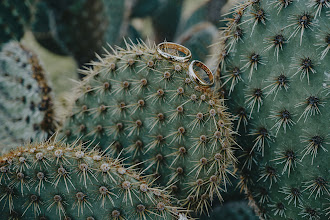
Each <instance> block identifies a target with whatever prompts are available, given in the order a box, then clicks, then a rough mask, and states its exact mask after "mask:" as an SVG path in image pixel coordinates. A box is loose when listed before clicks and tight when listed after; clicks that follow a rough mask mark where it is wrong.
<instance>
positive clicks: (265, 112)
mask: <svg viewBox="0 0 330 220" xmlns="http://www.w3.org/2000/svg"><path fill="white" fill-rule="evenodd" d="M226 20H227V22H228V23H227V27H226V28H225V29H224V31H223V32H222V38H221V43H222V48H221V50H218V64H219V72H218V75H217V78H218V82H219V83H218V86H219V87H218V88H220V87H222V88H226V89H227V91H228V99H229V101H228V103H229V104H228V105H229V106H230V109H231V110H232V112H233V113H236V114H237V123H236V129H237V131H239V134H240V136H239V137H238V138H237V141H238V144H239V145H240V146H242V147H243V148H244V150H243V151H238V152H237V157H238V159H239V163H238V168H239V169H240V179H241V180H240V184H239V187H240V188H241V190H244V191H245V192H246V193H247V196H248V197H249V198H250V200H251V201H253V203H254V205H255V206H256V208H257V209H258V214H259V215H260V217H261V218H264V219H310V220H312V219H313V220H314V219H329V217H330V213H329V199H330V185H329V181H330V177H329V173H330V168H329V167H330V164H329V146H330V141H329V138H330V136H329V134H330V127H329V125H330V111H329V109H330V105H329V90H328V88H327V87H328V84H327V82H328V81H327V80H329V73H330V62H329V60H330V55H329V48H330V44H329V43H330V41H329V40H330V32H329V31H330V26H329V21H330V19H329V1H317V0H312V1H308V0H301V1H282V0H276V1H271V0H257V1H247V2H246V3H243V4H240V5H238V6H237V7H236V8H235V9H234V10H233V12H232V16H231V17H228V18H226ZM220 77H221V78H220ZM219 78H220V79H221V82H222V84H220V80H219Z"/></svg>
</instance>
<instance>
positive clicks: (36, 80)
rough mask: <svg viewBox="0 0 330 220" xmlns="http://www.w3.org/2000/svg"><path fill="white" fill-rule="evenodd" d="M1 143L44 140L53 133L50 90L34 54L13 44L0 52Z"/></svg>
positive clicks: (53, 123)
mask: <svg viewBox="0 0 330 220" xmlns="http://www.w3.org/2000/svg"><path fill="white" fill-rule="evenodd" d="M0 112H1V113H0V122H1V125H2V126H1V132H0V134H1V135H0V136H1V142H2V144H4V143H6V144H17V143H22V142H24V141H28V140H40V139H44V138H47V137H48V136H49V135H51V134H52V133H53V132H54V130H55V119H54V110H53V104H52V98H51V89H50V87H49V86H48V83H47V80H46V77H45V73H44V70H43V68H42V66H41V65H40V63H39V60H38V58H37V56H36V55H34V54H33V53H32V52H31V51H29V50H27V49H26V48H25V47H24V46H22V45H21V44H19V43H16V42H9V43H7V44H5V45H4V46H3V49H2V51H1V53H0Z"/></svg>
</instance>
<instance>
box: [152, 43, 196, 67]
mask: <svg viewBox="0 0 330 220" xmlns="http://www.w3.org/2000/svg"><path fill="white" fill-rule="evenodd" d="M163 49H175V50H177V51H180V52H182V53H184V54H185V55H186V56H184V57H180V56H175V55H173V54H169V53H167V52H165V51H164V50H163ZM157 53H158V54H159V55H161V56H162V57H164V58H166V59H169V60H172V61H177V62H181V63H185V62H188V61H189V60H190V58H191V52H190V50H189V49H188V48H186V47H184V46H182V45H180V44H176V43H171V42H163V43H160V44H158V45H157Z"/></svg>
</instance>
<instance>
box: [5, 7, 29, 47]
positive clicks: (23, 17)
mask: <svg viewBox="0 0 330 220" xmlns="http://www.w3.org/2000/svg"><path fill="white" fill-rule="evenodd" d="M33 4H34V0H21V1H17V0H1V1H0V28H1V32H0V46H1V44H3V43H6V42H8V41H10V40H12V39H14V40H20V39H21V38H22V37H23V35H24V30H25V27H26V26H27V25H28V24H29V22H30V20H31V10H32V7H33Z"/></svg>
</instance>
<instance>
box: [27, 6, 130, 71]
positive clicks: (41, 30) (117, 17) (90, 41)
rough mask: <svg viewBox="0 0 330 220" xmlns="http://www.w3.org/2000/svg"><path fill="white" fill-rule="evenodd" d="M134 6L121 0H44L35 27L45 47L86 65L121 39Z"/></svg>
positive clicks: (33, 28) (38, 39) (36, 34)
mask: <svg viewBox="0 0 330 220" xmlns="http://www.w3.org/2000/svg"><path fill="white" fill-rule="evenodd" d="M130 7H131V6H130V3H129V1H117V0H111V1H108V0H79V1H72V0H71V1H67V0H60V1H51V0H46V1H40V2H38V5H37V8H38V10H37V12H36V16H35V20H34V23H33V24H32V30H33V33H34V35H35V37H36V39H37V41H38V42H39V43H41V44H42V45H43V46H44V47H45V48H47V49H49V50H51V51H52V52H57V53H59V54H70V55H73V57H74V58H75V59H76V60H77V62H78V64H79V65H82V64H84V63H86V62H89V61H90V60H92V59H94V57H95V53H99V52H101V50H102V47H103V46H105V45H106V43H109V44H114V43H118V42H119V40H120V37H121V36H122V34H123V33H124V32H125V31H126V29H127V27H128V24H126V23H127V21H126V19H127V18H128V16H129V12H130ZM120 29H122V30H120ZM124 29H125V30H124Z"/></svg>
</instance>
